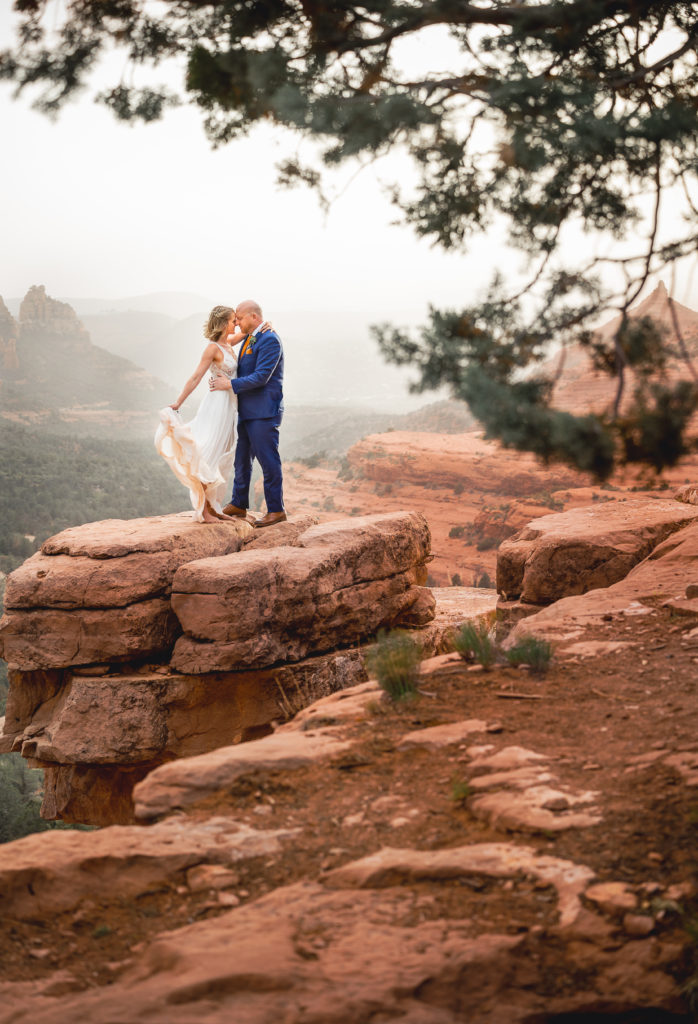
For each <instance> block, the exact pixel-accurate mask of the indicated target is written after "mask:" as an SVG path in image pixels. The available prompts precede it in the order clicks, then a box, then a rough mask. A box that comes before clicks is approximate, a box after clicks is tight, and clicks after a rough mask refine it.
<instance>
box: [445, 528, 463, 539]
mask: <svg viewBox="0 0 698 1024" xmlns="http://www.w3.org/2000/svg"><path fill="white" fill-rule="evenodd" d="M448 535H449V537H463V536H465V527H464V526H452V527H451V529H450V530H449V531H448Z"/></svg>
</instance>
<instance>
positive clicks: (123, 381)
mask: <svg viewBox="0 0 698 1024" xmlns="http://www.w3.org/2000/svg"><path fill="white" fill-rule="evenodd" d="M0 398H1V401H0V417H2V418H4V419H9V420H12V421H14V422H17V423H20V424H22V423H23V424H31V425H35V424H37V423H41V422H47V423H48V422H51V424H52V425H53V427H54V428H55V426H56V425H58V424H65V425H70V429H72V430H79V431H83V432H84V431H89V432H94V431H95V430H102V431H104V432H108V433H109V434H111V433H113V431H114V430H115V429H118V430H121V431H126V432H129V433H133V434H134V435H140V436H143V437H145V436H148V437H150V436H152V431H153V429H154V417H155V411H156V410H157V409H158V408H160V407H161V406H163V405H165V404H166V402H167V400H168V398H169V399H171V388H170V387H168V386H167V385H166V384H164V383H163V382H162V381H161V380H159V379H158V378H156V377H155V376H152V375H150V374H148V373H147V372H146V371H145V370H143V368H142V367H140V366H138V365H136V364H135V363H133V362H131V361H130V360H127V359H123V358H120V357H119V356H115V355H113V354H112V353H111V352H108V351H106V349H103V348H100V347H99V346H98V345H94V344H93V343H92V340H91V338H90V333H89V331H88V330H87V328H86V327H85V325H84V324H83V323H82V321H81V320H80V318H79V317H78V315H77V313H76V312H75V310H74V309H73V307H72V306H70V305H69V304H68V303H67V302H60V301H58V299H54V298H52V297H51V296H50V295H47V294H46V288H45V287H44V286H43V285H32V287H31V288H30V289H29V291H28V292H27V294H26V295H25V296H24V298H23V299H22V302H21V304H20V307H19V318H18V320H15V319H14V317H13V316H12V314H11V313H10V311H9V309H8V308H7V305H6V304H5V302H4V301H3V300H2V299H1V298H0Z"/></svg>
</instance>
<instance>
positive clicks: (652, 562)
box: [511, 502, 698, 654]
mask: <svg viewBox="0 0 698 1024" xmlns="http://www.w3.org/2000/svg"><path fill="white" fill-rule="evenodd" d="M678 504H679V503H678V502H677V505H678ZM679 507H681V506H680V505H679ZM692 507H693V506H688V508H692ZM697 584H698V521H697V520H696V517H693V518H692V519H688V520H685V521H684V525H683V527H682V528H680V529H677V530H675V531H672V533H671V536H669V537H668V538H667V539H666V540H664V541H663V542H662V543H659V544H657V545H656V546H655V547H654V548H653V550H652V551H651V552H649V553H648V554H647V556H646V557H645V558H644V559H643V560H642V561H640V562H638V563H637V564H635V566H634V567H633V568H632V569H631V570H630V571H629V572H628V574H627V575H626V576H624V577H623V578H622V579H620V580H618V581H617V582H615V583H613V585H611V586H608V587H605V588H597V589H594V590H590V591H588V592H587V593H583V594H579V595H578V596H577V595H572V596H569V597H564V598H562V599H561V600H558V601H556V602H555V603H554V604H551V605H550V606H549V607H548V608H544V609H543V610H542V611H539V612H536V613H535V614H534V615H531V616H528V617H527V618H525V619H524V620H523V621H522V622H520V623H519V624H518V625H517V627H516V629H515V630H514V632H513V634H512V636H511V642H512V643H513V642H515V641H516V640H517V639H518V638H519V637H520V636H523V635H531V636H537V637H541V638H544V639H547V640H554V641H556V642H558V643H566V644H568V645H569V644H571V643H576V642H578V641H579V642H582V637H583V635H584V631H585V630H586V629H588V628H589V627H591V626H599V625H601V624H602V623H603V622H604V621H610V620H612V619H613V618H614V617H615V616H628V617H629V618H632V617H633V616H636V615H651V614H652V613H653V610H654V608H655V606H656V605H657V604H658V603H660V604H666V605H668V606H669V607H670V608H672V609H673V611H674V613H675V614H676V615H677V617H680V616H681V615H682V614H684V615H686V616H687V618H688V621H690V620H691V618H693V619H698V600H696V594H697V593H698V585H697ZM611 642H613V641H611ZM579 653H580V654H582V653H584V652H583V651H582V650H581V649H580V651H579ZM589 653H594V652H593V650H592V651H589ZM596 653H602V648H599V649H598V651H597V652H596Z"/></svg>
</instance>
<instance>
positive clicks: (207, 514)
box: [201, 502, 219, 523]
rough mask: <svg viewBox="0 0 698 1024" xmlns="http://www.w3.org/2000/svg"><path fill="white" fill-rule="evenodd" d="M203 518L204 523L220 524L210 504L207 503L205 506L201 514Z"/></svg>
mask: <svg viewBox="0 0 698 1024" xmlns="http://www.w3.org/2000/svg"><path fill="white" fill-rule="evenodd" d="M201 517H202V519H203V521H204V522H205V523H217V522H219V519H218V516H217V515H216V513H215V512H214V511H213V509H212V508H211V506H210V505H209V503H208V502H206V503H205V504H204V510H203V512H202V514H201Z"/></svg>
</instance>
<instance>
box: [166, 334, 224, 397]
mask: <svg viewBox="0 0 698 1024" xmlns="http://www.w3.org/2000/svg"><path fill="white" fill-rule="evenodd" d="M218 352H219V349H218V346H217V345H214V344H213V342H211V344H210V345H207V346H206V348H205V349H204V354H203V355H202V356H201V361H200V362H199V365H198V366H197V368H196V369H195V370H194V372H193V373H192V375H191V377H190V378H189V380H188V381H187V382H186V384H185V385H184V387H183V388H182V393H181V395H180V396H179V398H178V399H177V401H176V402H173V403H172V405H171V406H170V409H174V411H175V412H177V410H178V409H179V407H180V405H182V404H183V403H184V402H186V400H187V398H189V395H190V394H191V393H192V391H194V389H195V388H197V387H198V386H199V384H200V383H201V381H202V380H203V379H204V374H206V373H208V371H209V370H210V369H211V364H212V363H213V362H214V359H215V356H217V355H218Z"/></svg>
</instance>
